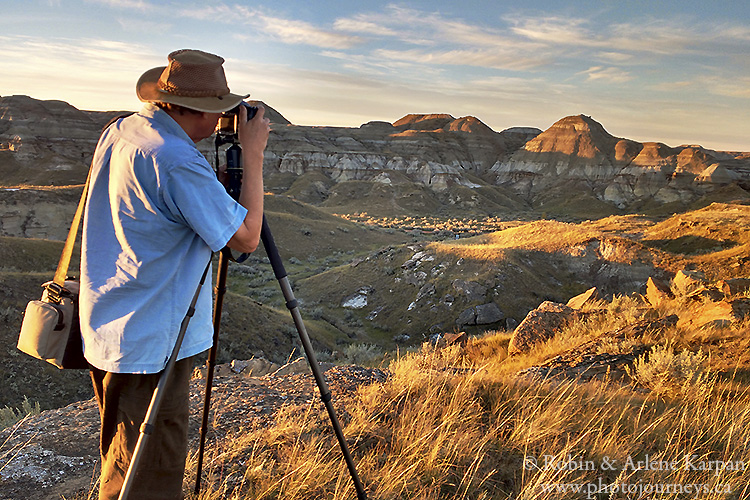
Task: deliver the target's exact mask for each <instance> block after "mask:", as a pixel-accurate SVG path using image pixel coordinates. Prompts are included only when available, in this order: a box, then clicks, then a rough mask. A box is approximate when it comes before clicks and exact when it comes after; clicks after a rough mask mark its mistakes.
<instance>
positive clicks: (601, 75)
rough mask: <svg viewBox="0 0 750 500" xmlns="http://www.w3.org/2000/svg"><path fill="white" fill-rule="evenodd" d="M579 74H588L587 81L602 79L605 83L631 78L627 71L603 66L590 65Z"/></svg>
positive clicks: (620, 81)
mask: <svg viewBox="0 0 750 500" xmlns="http://www.w3.org/2000/svg"><path fill="white" fill-rule="evenodd" d="M579 74H585V75H588V78H587V80H588V81H596V80H602V81H604V82H606V83H625V82H629V81H630V80H632V79H633V77H632V76H631V75H630V73H628V72H627V71H623V70H621V69H618V68H613V67H603V66H592V67H590V68H589V69H587V70H586V71H583V72H582V73H579Z"/></svg>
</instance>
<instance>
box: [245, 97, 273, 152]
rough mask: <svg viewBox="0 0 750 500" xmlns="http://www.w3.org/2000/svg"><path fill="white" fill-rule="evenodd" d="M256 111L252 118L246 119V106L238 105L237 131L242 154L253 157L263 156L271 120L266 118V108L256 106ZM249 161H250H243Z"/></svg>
mask: <svg viewBox="0 0 750 500" xmlns="http://www.w3.org/2000/svg"><path fill="white" fill-rule="evenodd" d="M257 108H258V112H257V113H255V116H254V117H253V118H252V120H248V119H247V107H246V106H240V116H239V120H238V121H239V124H238V125H237V132H238V135H239V139H240V146H241V147H242V155H243V156H249V157H250V158H249V159H252V158H253V157H255V158H257V157H258V156H261V157H262V156H263V151H264V150H265V149H266V145H267V143H268V135H269V133H270V132H271V120H269V119H268V118H266V116H265V114H266V108H264V107H263V106H261V105H258V106H257ZM245 163H250V162H245Z"/></svg>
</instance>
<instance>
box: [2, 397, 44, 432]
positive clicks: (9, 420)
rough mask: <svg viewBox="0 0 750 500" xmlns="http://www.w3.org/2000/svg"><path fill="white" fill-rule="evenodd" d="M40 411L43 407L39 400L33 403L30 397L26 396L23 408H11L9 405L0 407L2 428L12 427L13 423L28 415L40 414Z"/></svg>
mask: <svg viewBox="0 0 750 500" xmlns="http://www.w3.org/2000/svg"><path fill="white" fill-rule="evenodd" d="M40 412H41V409H40V407H39V403H38V402H37V403H34V404H32V403H31V402H30V401H29V400H28V398H27V397H26V396H24V397H23V402H22V403H21V408H17V409H16V408H10V407H9V406H6V407H5V408H0V429H5V428H6V427H10V426H11V425H13V424H15V423H16V422H18V421H19V420H21V419H23V418H25V417H27V416H34V415H39V413H40Z"/></svg>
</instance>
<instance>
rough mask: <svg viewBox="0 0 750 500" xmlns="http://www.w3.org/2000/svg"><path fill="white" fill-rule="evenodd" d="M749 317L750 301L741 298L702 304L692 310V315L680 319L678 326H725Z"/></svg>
mask: <svg viewBox="0 0 750 500" xmlns="http://www.w3.org/2000/svg"><path fill="white" fill-rule="evenodd" d="M748 316H750V299H748V298H745V297H741V298H736V299H728V300H723V301H720V302H702V303H700V304H697V305H696V306H695V307H694V308H693V309H692V314H690V315H689V316H686V317H683V318H680V326H697V327H707V326H727V325H731V324H736V323H739V322H741V321H743V320H745V319H746V318H748Z"/></svg>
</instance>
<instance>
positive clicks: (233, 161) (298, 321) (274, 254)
mask: <svg viewBox="0 0 750 500" xmlns="http://www.w3.org/2000/svg"><path fill="white" fill-rule="evenodd" d="M219 145H220V144H219V138H218V137H217V143H216V156H217V162H216V164H217V166H218V151H219ZM226 158H227V175H228V182H227V192H228V193H229V195H230V196H232V197H233V198H234V199H235V200H236V199H238V198H239V193H240V188H241V184H242V149H241V148H240V147H239V145H238V144H236V143H234V144H232V146H230V147H229V148H228V149H227V151H226ZM260 237H261V241H262V242H263V247H264V248H265V250H266V255H267V256H268V259H269V260H270V262H271V267H272V268H273V273H274V276H275V277H276V280H277V281H278V282H279V286H280V287H281V292H282V294H283V295H284V300H285V301H286V307H287V308H288V309H289V312H290V314H291V315H292V319H293V320H294V325H295V327H296V328H297V333H298V334H299V338H300V341H301V343H302V347H303V349H304V351H305V356H306V357H307V362H308V364H309V365H310V369H311V371H312V373H313V377H314V378H315V382H316V384H317V386H318V390H319V391H320V399H321V400H322V401H323V403H324V404H325V407H326V410H327V411H328V416H329V418H330V419H331V425H332V427H333V430H334V433H335V434H336V439H337V440H338V443H339V446H340V448H341V451H342V453H343V455H344V460H345V461H346V466H347V468H348V470H349V474H350V475H351V477H352V481H353V483H354V488H355V490H356V491H357V498H358V499H360V500H365V499H366V498H367V495H366V493H365V489H364V487H363V486H362V482H361V481H360V479H359V475H358V474H357V469H356V467H355V465H354V460H353V459H352V456H351V453H349V447H348V446H347V443H346V439H345V438H344V433H343V431H342V430H341V424H340V423H339V420H338V417H337V416H336V411H335V410H334V408H333V403H332V401H331V391H330V389H329V388H328V384H327V383H326V381H325V378H324V377H323V373H322V372H321V371H320V365H319V364H318V360H317V358H316V356H315V351H314V350H313V347H312V343H311V342H310V337H309V336H308V334H307V329H306V328H305V324H304V322H303V321H302V315H301V314H300V311H299V307H298V302H297V299H295V297H294V292H293V291H292V287H291V284H290V283H289V279H288V277H287V273H286V269H284V264H283V261H282V260H281V256H280V255H279V251H278V248H276V243H275V242H274V239H273V235H272V234H271V229H270V228H269V227H268V221H267V220H266V216H265V214H264V215H263V225H262V227H261V232H260ZM231 258H232V256H231V251H230V250H229V249H228V248H224V249H223V250H222V251H221V253H220V255H219V269H218V274H217V276H216V289H215V290H216V298H215V305H214V337H213V346H212V347H211V350H210V351H209V354H208V361H207V368H208V370H207V375H206V394H205V398H204V401H203V420H202V424H201V432H200V446H199V448H198V464H197V467H196V469H197V473H196V478H195V493H196V494H198V493H199V492H200V484H201V471H202V467H203V454H204V447H205V440H206V432H207V429H208V410H209V408H210V401H211V386H212V384H213V375H214V368H215V366H216V353H217V351H218V344H219V330H220V326H221V311H222V307H223V301H224V294H225V293H226V276H227V268H228V264H229V259H231ZM246 258H247V254H242V256H240V257H239V258H238V259H236V260H237V261H238V262H241V261H243V260H245V259H246Z"/></svg>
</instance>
